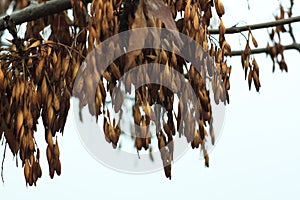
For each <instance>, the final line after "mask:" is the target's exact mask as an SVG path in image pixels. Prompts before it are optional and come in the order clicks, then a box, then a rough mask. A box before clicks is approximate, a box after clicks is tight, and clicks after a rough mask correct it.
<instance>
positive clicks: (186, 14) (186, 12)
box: [184, 0, 191, 21]
mask: <svg viewBox="0 0 300 200" xmlns="http://www.w3.org/2000/svg"><path fill="white" fill-rule="evenodd" d="M190 5H191V0H188V2H187V3H186V6H185V9H184V20H185V21H188V20H189V18H190V15H191V8H190Z"/></svg>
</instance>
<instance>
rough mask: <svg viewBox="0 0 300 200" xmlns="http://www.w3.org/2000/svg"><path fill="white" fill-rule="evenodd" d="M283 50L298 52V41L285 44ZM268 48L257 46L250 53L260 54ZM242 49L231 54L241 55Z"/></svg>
mask: <svg viewBox="0 0 300 200" xmlns="http://www.w3.org/2000/svg"><path fill="white" fill-rule="evenodd" d="M283 47H284V49H285V50H291V49H295V50H297V51H299V52H300V44H299V43H293V44H290V45H286V46H284V45H283ZM269 50H270V48H267V47H266V48H258V49H251V54H260V53H268V52H269ZM242 52H243V50H238V51H232V52H231V53H232V56H240V55H242Z"/></svg>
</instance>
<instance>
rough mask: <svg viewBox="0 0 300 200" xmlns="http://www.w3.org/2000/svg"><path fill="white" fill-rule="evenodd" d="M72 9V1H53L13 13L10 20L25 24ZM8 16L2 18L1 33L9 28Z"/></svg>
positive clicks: (86, 0)
mask: <svg viewBox="0 0 300 200" xmlns="http://www.w3.org/2000/svg"><path fill="white" fill-rule="evenodd" d="M91 1H92V0H85V3H89V2H91ZM70 8H72V4H71V0H52V1H47V2H45V3H40V4H36V5H31V6H28V7H26V8H24V9H22V10H19V11H15V12H13V13H12V14H11V15H9V16H10V19H12V20H13V21H14V22H15V24H22V23H24V22H29V21H32V20H36V19H38V18H41V17H46V16H48V15H52V14H55V13H59V12H62V11H64V10H67V9H70ZM6 16H7V15H6ZM6 16H2V17H0V31H3V30H5V29H6V28H7V25H6V22H5V20H4V18H5V17H6Z"/></svg>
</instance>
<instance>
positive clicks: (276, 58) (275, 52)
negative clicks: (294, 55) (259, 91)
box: [267, 4, 296, 72]
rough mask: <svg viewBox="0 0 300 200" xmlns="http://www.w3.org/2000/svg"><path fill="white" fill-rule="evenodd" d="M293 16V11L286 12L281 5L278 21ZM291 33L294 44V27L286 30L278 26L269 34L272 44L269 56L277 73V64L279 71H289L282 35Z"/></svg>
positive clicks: (269, 47)
mask: <svg viewBox="0 0 300 200" xmlns="http://www.w3.org/2000/svg"><path fill="white" fill-rule="evenodd" d="M291 16H292V9H290V10H289V11H285V10H284V8H283V6H282V5H281V4H280V12H279V13H278V15H277V16H275V19H276V20H281V19H286V18H289V17H291ZM287 32H288V33H289V34H290V36H291V38H292V40H293V42H294V43H295V42H296V40H295V36H294V33H293V29H292V26H291V25H290V26H289V29H288V30H286V28H285V27H284V25H278V26H276V27H275V28H273V29H272V30H271V33H269V37H270V42H271V44H268V46H267V48H268V52H267V55H269V56H270V57H271V59H272V62H273V68H272V71H273V72H274V71H275V65H276V64H277V65H278V66H279V69H280V70H281V71H286V72H287V71H288V68H287V64H286V62H285V59H284V53H283V52H284V47H283V46H282V45H281V34H282V33H287ZM276 36H277V37H276Z"/></svg>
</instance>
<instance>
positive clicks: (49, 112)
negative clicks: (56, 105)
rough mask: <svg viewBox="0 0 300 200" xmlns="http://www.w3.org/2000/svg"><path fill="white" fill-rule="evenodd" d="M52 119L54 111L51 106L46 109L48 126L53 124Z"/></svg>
mask: <svg viewBox="0 0 300 200" xmlns="http://www.w3.org/2000/svg"><path fill="white" fill-rule="evenodd" d="M53 117H54V109H53V107H52V106H50V107H48V109H47V120H48V125H50V124H52V122H53Z"/></svg>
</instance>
